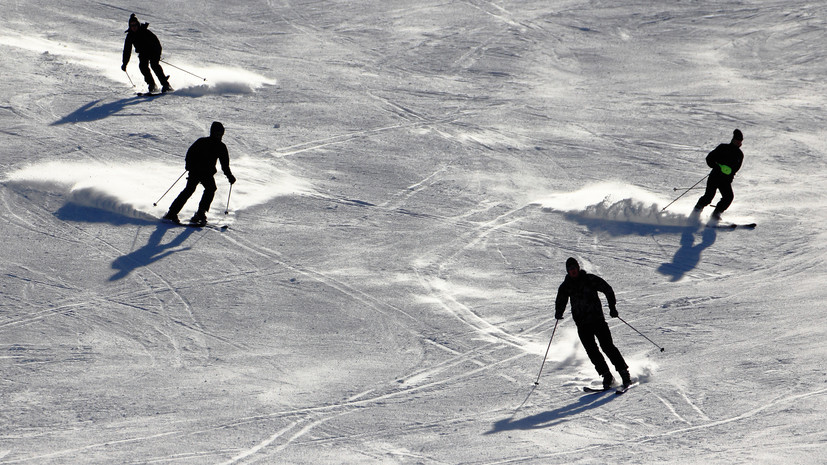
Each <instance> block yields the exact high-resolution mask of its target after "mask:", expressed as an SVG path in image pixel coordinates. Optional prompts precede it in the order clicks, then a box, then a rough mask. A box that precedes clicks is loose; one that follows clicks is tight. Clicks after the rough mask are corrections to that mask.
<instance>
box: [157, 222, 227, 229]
mask: <svg viewBox="0 0 827 465" xmlns="http://www.w3.org/2000/svg"><path fill="white" fill-rule="evenodd" d="M161 223H164V224H168V225H170V226H183V227H187V228H196V229H201V228H209V229H215V230H216V231H226V230H227V229H229V228H230V225H228V224H224V225H221V226H217V225H214V224H209V223H206V224H200V223H181V222H177V223H176V222H174V221H170V220H166V219H161Z"/></svg>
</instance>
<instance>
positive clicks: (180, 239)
mask: <svg viewBox="0 0 827 465" xmlns="http://www.w3.org/2000/svg"><path fill="white" fill-rule="evenodd" d="M178 230H180V231H181V233H180V234H178V235H177V236H175V237H174V238H173V239H172V240H171V241H169V242H167V243H165V244H162V243H161V240H162V239H163V238H164V235H166V233H167V231H178ZM195 231H196V229H195V228H180V227H178V226H171V225H165V224H159V225H158V226H157V228H156V229H155V231H153V232H152V234H151V235H150V236H149V241H147V244H146V245H145V246H143V247H141V248H140V249H137V250H135V251H132V252H130V253H128V254H126V255H123V256H121V257H118V258H116V259H115V260H114V261H113V262H112V268H113V269H115V270H118V271H117V273H115V274H113V275H112V276H111V277H110V278H109V280H110V281H117V280H119V279H123V278H125V277H127V276H129V273H131V272H132V271H134V270H135V269H137V268H141V267H146V266H149V265H151V264H152V263H155V262H157V261H158V260H160V259H162V258H165V257H168V256H170V255H172V254H174V253H176V252H180V251H184V250H189V249H190V247H184V248H180V249H177V250H175V249H176V248H178V247H180V246H181V244H183V243H184V242H185V241H186V240H187V238H189V237H190V235H192V233H194V232H195Z"/></svg>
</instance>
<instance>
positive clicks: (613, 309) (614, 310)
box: [609, 307, 618, 318]
mask: <svg viewBox="0 0 827 465" xmlns="http://www.w3.org/2000/svg"><path fill="white" fill-rule="evenodd" d="M609 316H610V317H612V318H617V316H618V315H617V307H609Z"/></svg>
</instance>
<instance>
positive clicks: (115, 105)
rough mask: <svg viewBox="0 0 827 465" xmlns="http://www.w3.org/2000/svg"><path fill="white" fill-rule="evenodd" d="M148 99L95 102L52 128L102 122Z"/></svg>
mask: <svg viewBox="0 0 827 465" xmlns="http://www.w3.org/2000/svg"><path fill="white" fill-rule="evenodd" d="M146 99H147V97H139V96H134V97H130V98H124V99H120V100H116V101H114V102H109V103H104V104H101V103H100V102H101V101H102V100H95V101H94V102H89V103H87V104H85V105H83V106H81V107H80V108H78V109H77V110H75V111H73V112H71V113H69V114H68V115H66V116H64V117H63V118H61V119H59V120H57V121H55V122H54V123H52V124H51V125H50V126H59V125H61V124H68V123H80V122H88V121H97V120H101V119H104V118H108V117H110V116H112V115H114V114H116V113H119V112H121V111H123V110H124V109H126V108H127V107H130V106H132V105H137V104H139V103H142V102H146Z"/></svg>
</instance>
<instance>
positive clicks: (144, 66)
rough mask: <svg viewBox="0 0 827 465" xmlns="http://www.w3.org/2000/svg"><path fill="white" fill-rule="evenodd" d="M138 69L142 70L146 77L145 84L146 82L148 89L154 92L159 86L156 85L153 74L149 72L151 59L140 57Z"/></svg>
mask: <svg viewBox="0 0 827 465" xmlns="http://www.w3.org/2000/svg"><path fill="white" fill-rule="evenodd" d="M138 69H139V70H141V74H143V75H144V82H146V85H147V87H149V91H150V92H154V91H155V89H156V88H157V86H156V85H155V79H153V78H152V73H151V72H150V71H149V58H147V57H146V56H144V55H138Z"/></svg>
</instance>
